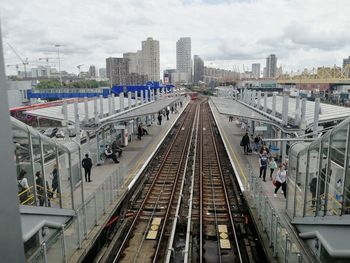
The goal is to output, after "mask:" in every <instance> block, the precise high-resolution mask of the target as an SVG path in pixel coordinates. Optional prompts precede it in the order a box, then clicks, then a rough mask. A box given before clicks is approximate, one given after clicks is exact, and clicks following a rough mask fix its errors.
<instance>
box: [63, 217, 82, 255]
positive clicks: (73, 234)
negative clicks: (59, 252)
mask: <svg viewBox="0 0 350 263" xmlns="http://www.w3.org/2000/svg"><path fill="white" fill-rule="evenodd" d="M77 224H78V221H77V219H76V218H74V219H73V220H72V221H71V222H70V224H69V225H67V226H66V229H65V230H64V238H65V244H66V257H67V258H71V256H72V255H73V253H74V252H75V250H76V249H77V248H78V246H79V242H78V228H77Z"/></svg>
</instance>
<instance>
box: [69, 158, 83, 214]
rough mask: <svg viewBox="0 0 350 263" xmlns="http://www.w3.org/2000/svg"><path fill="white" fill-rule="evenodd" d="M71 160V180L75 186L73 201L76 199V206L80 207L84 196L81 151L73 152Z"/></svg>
mask: <svg viewBox="0 0 350 263" xmlns="http://www.w3.org/2000/svg"><path fill="white" fill-rule="evenodd" d="M70 162H71V168H70V172H71V174H70V176H71V178H70V180H71V182H70V183H71V186H72V187H73V201H74V207H75V208H77V207H80V206H81V205H82V203H83V198H82V191H81V187H82V177H81V176H82V174H81V163H80V155H79V151H76V152H73V153H71V154H70Z"/></svg>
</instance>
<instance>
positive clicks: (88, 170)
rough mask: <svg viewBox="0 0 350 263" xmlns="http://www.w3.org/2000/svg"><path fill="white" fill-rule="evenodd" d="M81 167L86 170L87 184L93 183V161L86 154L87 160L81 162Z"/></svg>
mask: <svg viewBox="0 0 350 263" xmlns="http://www.w3.org/2000/svg"><path fill="white" fill-rule="evenodd" d="M81 165H82V166H83V168H84V170H85V182H91V167H92V160H91V158H90V157H89V155H88V154H85V158H84V159H83V161H82V162H81Z"/></svg>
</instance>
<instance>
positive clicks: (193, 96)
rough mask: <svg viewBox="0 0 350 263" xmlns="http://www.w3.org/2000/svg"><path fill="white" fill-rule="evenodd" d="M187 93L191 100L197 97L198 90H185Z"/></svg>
mask: <svg viewBox="0 0 350 263" xmlns="http://www.w3.org/2000/svg"><path fill="white" fill-rule="evenodd" d="M187 94H188V95H190V97H191V100H196V99H198V92H187Z"/></svg>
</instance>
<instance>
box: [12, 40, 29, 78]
mask: <svg viewBox="0 0 350 263" xmlns="http://www.w3.org/2000/svg"><path fill="white" fill-rule="evenodd" d="M7 45H8V46H9V47H10V48H11V49H12V51H13V53H15V54H16V56H17V57H18V58H19V60H20V61H21V62H22V64H23V68H24V77H25V78H26V77H27V65H28V64H29V62H28V58H25V59H22V57H21V56H20V55H19V54H18V52H17V51H16V49H15V48H14V47H13V46H12V45H11V44H10V43H7Z"/></svg>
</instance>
